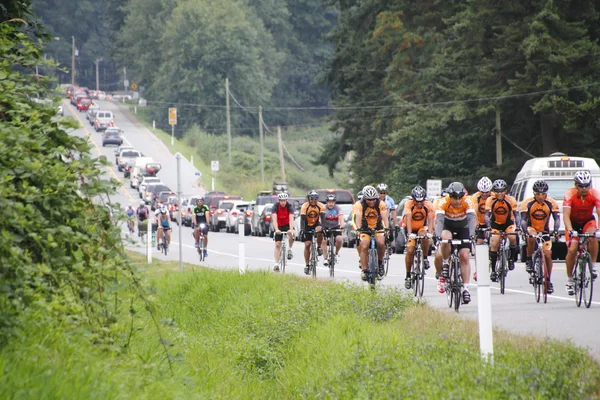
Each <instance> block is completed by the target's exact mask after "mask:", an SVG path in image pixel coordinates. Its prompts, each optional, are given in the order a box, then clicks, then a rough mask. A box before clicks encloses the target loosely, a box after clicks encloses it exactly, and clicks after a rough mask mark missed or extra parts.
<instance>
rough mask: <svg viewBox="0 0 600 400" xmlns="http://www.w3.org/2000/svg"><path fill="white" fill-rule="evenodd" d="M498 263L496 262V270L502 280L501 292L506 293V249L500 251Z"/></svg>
mask: <svg viewBox="0 0 600 400" xmlns="http://www.w3.org/2000/svg"><path fill="white" fill-rule="evenodd" d="M498 256H499V259H498V263H497V264H496V271H497V273H498V279H499V280H500V293H502V294H504V288H505V286H506V263H507V260H506V251H505V250H504V249H502V251H499V252H498Z"/></svg>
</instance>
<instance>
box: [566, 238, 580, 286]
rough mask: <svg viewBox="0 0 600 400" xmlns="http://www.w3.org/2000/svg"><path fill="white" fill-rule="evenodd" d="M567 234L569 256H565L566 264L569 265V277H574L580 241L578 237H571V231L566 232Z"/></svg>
mask: <svg viewBox="0 0 600 400" xmlns="http://www.w3.org/2000/svg"><path fill="white" fill-rule="evenodd" d="M566 236H567V244H568V246H569V247H568V249H567V256H566V257H565V264H566V267H567V278H569V279H572V278H573V267H574V266H575V259H576V258H577V249H578V248H579V242H578V241H577V238H570V237H569V233H568V232H567V233H566Z"/></svg>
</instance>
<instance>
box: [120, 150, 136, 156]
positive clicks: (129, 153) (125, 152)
mask: <svg viewBox="0 0 600 400" xmlns="http://www.w3.org/2000/svg"><path fill="white" fill-rule="evenodd" d="M139 156H140V153H139V152H137V151H124V152H123V153H121V157H139Z"/></svg>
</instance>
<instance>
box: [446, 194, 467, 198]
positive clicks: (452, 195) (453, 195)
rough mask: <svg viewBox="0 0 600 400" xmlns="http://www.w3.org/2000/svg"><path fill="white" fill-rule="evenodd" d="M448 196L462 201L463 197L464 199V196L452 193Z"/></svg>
mask: <svg viewBox="0 0 600 400" xmlns="http://www.w3.org/2000/svg"><path fill="white" fill-rule="evenodd" d="M449 196H450V198H452V199H462V198H463V197H465V194H464V193H452V194H450V195H449Z"/></svg>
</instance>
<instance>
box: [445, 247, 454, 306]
mask: <svg viewBox="0 0 600 400" xmlns="http://www.w3.org/2000/svg"><path fill="white" fill-rule="evenodd" d="M453 264H454V257H453V256H450V274H449V276H448V278H447V282H446V298H447V300H448V307H449V308H452V306H453V305H454V293H453V286H454V285H453V282H452V265H453Z"/></svg>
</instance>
